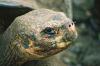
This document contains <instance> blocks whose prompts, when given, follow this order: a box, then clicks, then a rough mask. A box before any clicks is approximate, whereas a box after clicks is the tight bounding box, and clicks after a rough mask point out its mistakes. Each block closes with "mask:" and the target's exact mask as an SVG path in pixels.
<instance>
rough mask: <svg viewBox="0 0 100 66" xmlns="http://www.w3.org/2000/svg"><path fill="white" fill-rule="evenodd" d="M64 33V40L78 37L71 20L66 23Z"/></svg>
mask: <svg viewBox="0 0 100 66" xmlns="http://www.w3.org/2000/svg"><path fill="white" fill-rule="evenodd" d="M66 28H67V29H66V33H65V34H64V39H66V40H75V39H76V38H77V37H78V34H77V30H76V28H75V24H74V23H73V22H71V23H69V24H67V26H66Z"/></svg>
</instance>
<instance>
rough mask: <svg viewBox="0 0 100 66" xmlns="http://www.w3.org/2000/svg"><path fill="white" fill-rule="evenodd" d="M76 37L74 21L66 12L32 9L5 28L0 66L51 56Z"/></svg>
mask: <svg viewBox="0 0 100 66" xmlns="http://www.w3.org/2000/svg"><path fill="white" fill-rule="evenodd" d="M76 38H77V31H76V29H75V25H74V23H73V21H72V20H71V19H69V18H67V17H66V16H65V15H64V14H63V13H62V12H55V11H52V10H48V9H38V10H34V11H31V12H29V13H27V14H25V15H22V16H19V17H17V18H16V19H15V20H14V22H13V23H12V24H11V25H10V26H9V28H8V29H7V30H6V31H5V32H4V34H3V36H2V40H1V48H0V49H1V50H0V52H1V53H0V59H1V60H0V66H15V65H16V66H20V65H22V64H23V63H24V62H26V61H30V60H40V59H43V58H47V57H49V56H52V55H55V54H57V53H59V52H61V51H62V50H64V49H66V48H68V47H69V45H70V44H71V42H73V40H75V39H76ZM2 51H3V52H2Z"/></svg>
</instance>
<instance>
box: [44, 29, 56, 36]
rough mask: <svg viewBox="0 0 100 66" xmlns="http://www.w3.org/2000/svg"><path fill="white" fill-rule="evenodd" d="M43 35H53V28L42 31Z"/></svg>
mask: <svg viewBox="0 0 100 66" xmlns="http://www.w3.org/2000/svg"><path fill="white" fill-rule="evenodd" d="M44 33H45V34H49V35H54V34H55V30H54V29H53V28H50V27H47V28H45V29H44Z"/></svg>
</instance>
